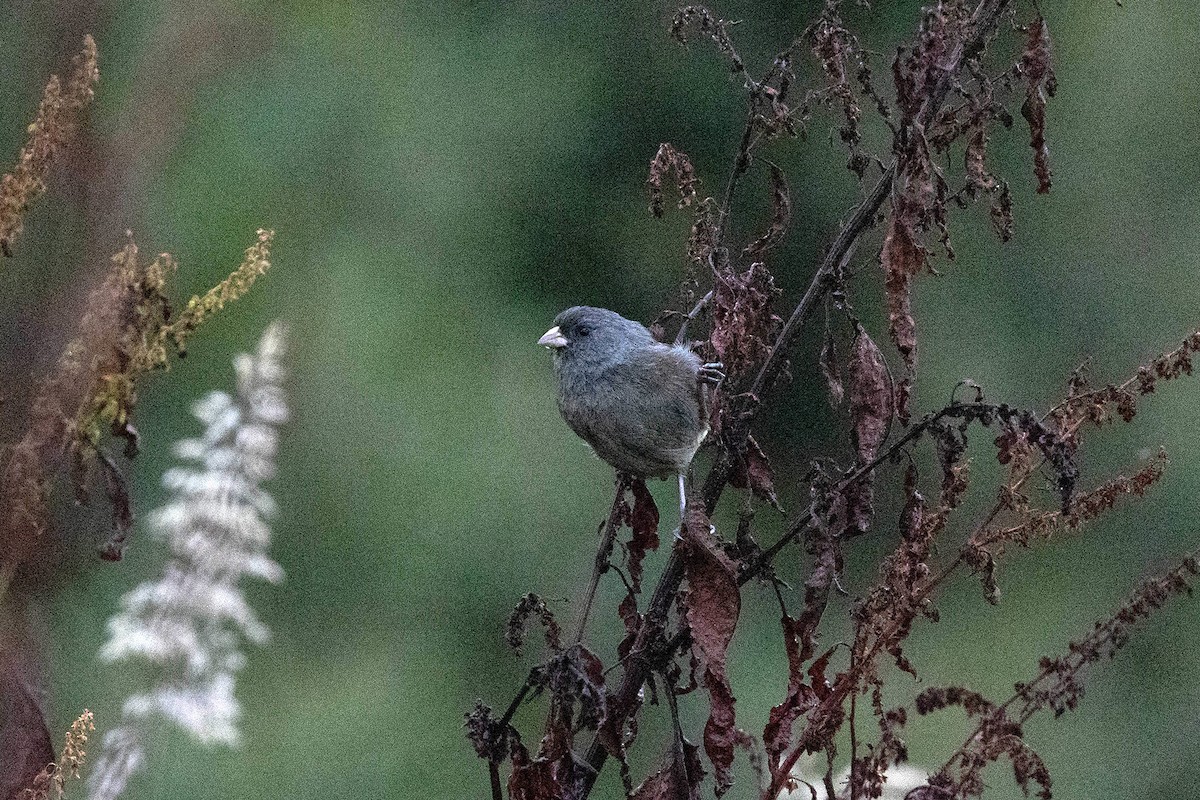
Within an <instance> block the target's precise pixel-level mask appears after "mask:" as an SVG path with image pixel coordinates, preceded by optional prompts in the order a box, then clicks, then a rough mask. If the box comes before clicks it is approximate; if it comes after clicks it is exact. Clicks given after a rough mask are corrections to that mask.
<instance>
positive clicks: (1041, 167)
mask: <svg viewBox="0 0 1200 800" xmlns="http://www.w3.org/2000/svg"><path fill="white" fill-rule="evenodd" d="M1021 71H1022V72H1023V73H1024V75H1025V87H1026V88H1025V102H1024V103H1022V104H1021V116H1023V117H1024V118H1025V121H1026V122H1028V123H1029V146H1030V147H1032V148H1033V172H1034V175H1036V176H1037V180H1038V189H1037V190H1038V193H1039V194H1045V193H1046V192H1049V191H1050V183H1051V180H1050V179H1051V171H1050V148H1049V147H1048V146H1047V144H1046V97H1047V95H1048V96H1050V97H1053V96H1054V92H1055V89H1056V88H1057V80H1056V79H1055V77H1054V69H1053V67H1052V66H1051V57H1050V29H1049V28H1048V27H1047V26H1046V20H1045V19H1043V18H1042V17H1038V18H1037V19H1036V20H1034V21H1033V22H1032V23H1030V25H1029V28H1028V39H1027V40H1026V43H1025V52H1024V53H1023V54H1022V56H1021Z"/></svg>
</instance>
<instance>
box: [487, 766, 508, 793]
mask: <svg viewBox="0 0 1200 800" xmlns="http://www.w3.org/2000/svg"><path fill="white" fill-rule="evenodd" d="M488 778H489V779H491V782H492V800H504V788H503V787H502V786H501V784H500V765H499V764H497V763H496V762H495V761H489V762H488Z"/></svg>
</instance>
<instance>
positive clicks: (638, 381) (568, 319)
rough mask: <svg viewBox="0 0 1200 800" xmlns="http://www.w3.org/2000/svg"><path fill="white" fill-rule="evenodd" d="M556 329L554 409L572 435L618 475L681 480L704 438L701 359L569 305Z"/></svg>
mask: <svg viewBox="0 0 1200 800" xmlns="http://www.w3.org/2000/svg"><path fill="white" fill-rule="evenodd" d="M554 322H555V325H556V328H557V333H558V337H557V338H553V345H552V346H553V347H554V371H555V375H556V376H557V379H558V408H559V411H560V412H562V416H563V419H564V420H566V422H567V424H568V425H569V426H570V427H571V429H572V430H573V431H575V433H577V434H578V435H579V436H580V437H581V438H582V439H583V440H584V441H585V442H587V443H588V444H589V445H591V447H592V449H593V450H594V451H595V453H596V455H598V456H599V457H600V458H601V459H603V460H604V461H606V462H608V463H609V464H611V465H612V466H613V467H615V468H616V469H618V470H620V471H622V472H626V473H629V474H630V475H634V476H637V477H658V478H667V477H669V476H671V475H676V474H682V473H684V472H685V471H686V470H687V467H688V464H690V463H691V460H692V457H693V456H694V455H695V453H696V450H697V449H698V448H699V447H700V443H701V442H702V441H703V440H704V437H705V435H706V434H707V433H708V423H707V420H706V419H705V414H704V412H703V403H702V398H701V395H700V391H701V390H700V383H699V376H700V368H701V361H700V358H699V357H697V356H696V354H694V353H693V352H692V351H691V350H689V349H687V348H685V347H680V346H676V345H667V344H662V343H661V342H657V341H655V339H654V337H653V336H651V335H650V331H648V330H647V329H646V328H645V326H643V325H641V324H639V323H637V322H633V321H632V320H628V319H625V318H624V317H622V316H621V315H620V314H617V313H615V312H613V311H608V310H606V309H603V308H593V307H590V306H575V307H573V308H569V309H567V310H566V311H564V312H562V313H561V314H559V315H558V317H556V318H555V320H554ZM554 331H555V329H551V331H549V332H547V336H546V337H543V340H546V341H549V340H547V337H550V336H551V334H552V333H554ZM546 341H544V342H543V343H546Z"/></svg>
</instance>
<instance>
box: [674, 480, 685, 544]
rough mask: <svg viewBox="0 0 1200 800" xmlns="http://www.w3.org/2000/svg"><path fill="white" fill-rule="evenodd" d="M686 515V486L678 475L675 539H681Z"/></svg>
mask: <svg viewBox="0 0 1200 800" xmlns="http://www.w3.org/2000/svg"><path fill="white" fill-rule="evenodd" d="M686 513H687V484H686V483H685V482H684V478H683V473H682V472H681V473H679V527H678V528H676V529H675V538H676V539H683V519H684V514H686Z"/></svg>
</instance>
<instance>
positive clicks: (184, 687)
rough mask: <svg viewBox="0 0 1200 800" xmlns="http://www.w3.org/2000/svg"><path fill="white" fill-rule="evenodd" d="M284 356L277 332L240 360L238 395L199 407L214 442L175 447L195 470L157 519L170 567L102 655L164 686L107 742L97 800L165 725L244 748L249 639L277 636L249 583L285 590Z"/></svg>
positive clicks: (147, 586)
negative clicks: (277, 541)
mask: <svg viewBox="0 0 1200 800" xmlns="http://www.w3.org/2000/svg"><path fill="white" fill-rule="evenodd" d="M282 351H283V328H282V326H281V325H280V324H279V323H278V322H276V323H273V324H272V325H270V326H269V327H268V328H267V330H266V331H265V332H264V333H263V336H262V339H261V340H260V341H259V344H258V352H257V353H255V354H254V355H240V356H238V357H237V358H235V359H234V369H235V371H236V372H237V396H236V397H231V396H229V395H228V394H226V393H224V392H211V393H209V394H208V395H207V396H205V397H204V398H203V399H201V400H200V401H199V402H198V403H196V404H195V406H194V407H193V409H192V411H193V413H194V414H195V415H196V418H197V419H199V420H200V421H201V422H203V423H204V425H205V430H204V434H203V436H201V437H200V438H197V439H186V440H184V441H181V442H179V443H177V444H176V446H175V455H176V457H177V458H179V459H180V461H182V462H183V464H184V465H183V466H179V467H176V468H174V469H171V470H169V471H168V472H167V473H166V474H165V475H163V485H164V486H165V487H166V488H167V489H168V490H170V493H171V498H170V502H169V503H168V504H167V505H166V506H164V507H163V508H160V509H158V510H157V511H155V512H154V513H153V514H151V516H150V518H149V523H150V527H151V529H152V531H153V533H154V534H155V535H156V536H157V538H160V539H162V540H165V542H166V544H167V547H168V548H169V550H170V554H171V556H170V559H169V560H168V562H167V564H166V566H165V567H164V569H163V573H162V575H161V577H159V578H158V580H156V581H153V582H146V583H143V584H141V585H140V586H138V587H136V588H135V589H133V590H132V591H130V592H128V593H127V594H126V595H125V596H124V597H123V598H122V602H121V605H122V608H121V611H120V612H119V613H117V614H116V615H115V616H113V617H112V618H111V619H110V620H109V622H108V629H109V639H108V642H107V643H106V644H105V645H104V646H103V647H102V648H101V650H100V658H101V660H103V661H109V662H112V661H133V662H142V663H148V664H151V665H153V666H154V667H155V668H156V670H155V672H156V674H157V676H158V682H157V684H156V685H155V686H153V687H152V688H150V689H149V690H147V691H144V692H140V693H137V694H134V695H133V696H131V697H129V698H128V699H127V700H126V701H125V705H124V707H123V709H122V711H121V722H120V724H119V725H118V727H116V728H114V729H113V730H111V731H109V733H108V734H107V735H106V736H105V737H104V742H103V746H102V749H101V753H100V757H99V759H98V760H97V762H96V766H95V768H94V769H93V770H92V774H91V777H90V779H89V782H88V788H89V792H90V797H91V798H92V800H112V799H113V798H116V797H118V796H119V795H120V794H121V793H122V792H123V791H124V790H125V786H126V784H127V783H128V781H129V778H130V777H131V776H132V775H133V773H134V772H136V771H137V770H138V769H139V768H140V767H141V765H142V763H143V762H144V760H145V749H146V744H147V742H149V741H150V739H151V737H152V736H153V734H154V733H155V731H156V730H158V726H160V725H161V724H162V723H163V722H166V723H170V724H174V725H176V726H178V727H180V728H182V729H183V730H184V731H186V732H187V734H188V735H189V736H191V737H192V738H193V739H195V740H196V741H197V742H200V743H201V744H205V745H216V744H221V745H226V746H235V745H237V744H238V742H239V733H238V717H239V716H240V713H241V709H240V707H239V706H238V702H237V698H236V697H235V696H234V676H235V673H236V672H237V671H238V670H239V669H241V667H242V666H243V664H244V663H245V656H244V655H243V654H242V652H241V644H242V640H243V639H245V640H249V641H250V642H252V643H254V644H260V645H261V644H264V643H265V642H266V641H267V639H268V638H269V635H270V632H269V631H268V630H267V627H266V625H264V624H263V622H262V621H261V620H260V619H259V618H258V616H257V615H256V614H255V613H254V610H253V609H252V608H251V607H250V605H249V603H247V601H246V598H245V596H244V595H243V594H242V588H241V582H242V579H243V578H259V579H263V580H267V581H270V582H271V583H278V582H279V581H281V580H283V570H282V569H281V568H280V566H279V565H278V564H276V563H275V562H274V561H272V560H271V558H270V557H269V556H268V555H267V546H268V544H269V543H270V538H271V530H270V527H269V526H268V525H267V520H268V519H270V518H271V517H272V516H273V515H274V513H275V504H274V501H272V500H271V497H270V496H269V495H268V494H266V492H264V491H263V489H262V488H261V484H262V482H263V481H265V480H267V479H269V478H270V477H272V475H274V472H275V453H276V448H277V442H278V437H279V432H278V428H279V426H280V425H281V424H282V423H283V422H284V421H285V420H286V419H287V406H286V404H285V402H284V395H283V389H282V386H281V382H282V378H283V370H282V367H281V366H280V357H281V355H282Z"/></svg>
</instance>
